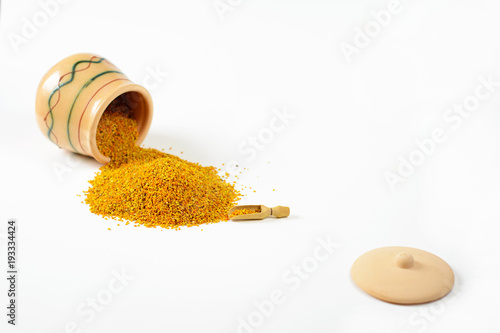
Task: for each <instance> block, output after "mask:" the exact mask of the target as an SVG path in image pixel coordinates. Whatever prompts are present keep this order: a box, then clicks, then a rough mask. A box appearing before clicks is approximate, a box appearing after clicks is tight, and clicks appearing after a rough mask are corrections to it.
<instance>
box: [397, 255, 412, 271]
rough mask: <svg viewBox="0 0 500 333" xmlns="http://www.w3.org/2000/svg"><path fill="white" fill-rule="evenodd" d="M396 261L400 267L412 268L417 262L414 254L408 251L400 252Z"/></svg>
mask: <svg viewBox="0 0 500 333" xmlns="http://www.w3.org/2000/svg"><path fill="white" fill-rule="evenodd" d="M394 261H395V263H396V266H398V267H399V268H410V267H412V266H413V264H414V263H415V260H413V256H412V255H411V254H410V253H408V252H399V253H398V254H397V255H396V258H395V259H394Z"/></svg>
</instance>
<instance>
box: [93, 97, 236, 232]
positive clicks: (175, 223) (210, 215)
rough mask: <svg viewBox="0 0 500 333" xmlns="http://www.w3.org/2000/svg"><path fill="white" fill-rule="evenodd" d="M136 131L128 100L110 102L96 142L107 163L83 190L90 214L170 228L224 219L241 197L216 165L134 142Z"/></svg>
mask: <svg viewBox="0 0 500 333" xmlns="http://www.w3.org/2000/svg"><path fill="white" fill-rule="evenodd" d="M138 135H139V132H138V129H137V122H136V120H135V119H134V117H133V115H132V114H131V112H130V108H129V107H128V106H127V105H126V103H124V102H122V101H120V100H119V99H118V100H117V101H115V102H113V103H112V104H110V106H108V108H107V109H106V111H105V112H104V113H103V115H102V117H101V120H100V121H99V125H98V128H97V146H98V148H99V151H100V152H101V153H102V154H103V155H105V156H108V157H109V158H110V159H111V161H110V162H109V163H108V164H106V165H104V166H102V167H101V168H100V169H99V172H98V173H96V176H95V178H94V179H92V180H90V181H89V183H90V187H89V189H88V190H87V191H85V192H84V193H85V195H86V198H85V203H86V204H88V205H89V207H90V211H91V212H92V213H94V214H98V215H101V216H103V217H105V218H112V219H115V220H118V221H122V222H126V224H128V223H129V222H135V223H137V224H140V225H143V226H146V227H163V228H169V229H180V227H182V226H188V227H190V226H196V225H201V224H205V223H215V222H220V221H227V220H228V216H227V211H228V210H229V209H230V208H231V207H232V206H234V204H235V203H236V202H237V201H238V200H239V199H240V197H241V196H242V195H241V193H240V192H239V191H238V190H236V189H235V187H234V184H230V183H228V182H227V181H226V179H224V178H223V177H221V176H220V175H219V174H218V172H217V169H216V168H215V167H212V166H206V167H204V166H201V165H200V164H198V163H192V162H188V161H185V160H183V159H181V158H179V157H177V156H174V155H171V154H167V153H164V152H161V151H159V150H156V149H151V148H142V147H139V146H137V145H136V144H135V142H136V141H137V138H138Z"/></svg>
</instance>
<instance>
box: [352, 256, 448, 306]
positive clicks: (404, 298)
mask: <svg viewBox="0 0 500 333" xmlns="http://www.w3.org/2000/svg"><path fill="white" fill-rule="evenodd" d="M351 276H352V279H353V280H354V282H355V283H356V284H357V285H358V286H359V287H360V288H361V289H363V290H364V291H365V292H366V293H368V294H369V295H371V296H373V297H376V298H378V299H381V300H383V301H386V302H390V303H396V304H420V303H427V302H432V301H435V300H438V299H440V298H442V297H444V296H446V295H447V294H448V293H449V292H450V291H451V289H453V285H454V283H455V276H454V274H453V270H452V269H451V267H450V266H449V265H448V264H447V263H446V262H445V261H443V260H442V259H441V258H439V257H437V256H435V255H433V254H432V253H429V252H426V251H423V250H419V249H414V248H411V247H399V246H391V247H382V248H379V249H375V250H372V251H369V252H367V253H365V254H363V255H362V256H361V257H359V258H358V259H357V260H356V261H355V262H354V264H353V265H352V268H351Z"/></svg>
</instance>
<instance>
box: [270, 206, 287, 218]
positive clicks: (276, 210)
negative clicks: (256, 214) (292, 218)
mask: <svg viewBox="0 0 500 333" xmlns="http://www.w3.org/2000/svg"><path fill="white" fill-rule="evenodd" d="M271 215H272V216H274V217H287V216H288V215H290V207H286V206H276V207H273V208H271Z"/></svg>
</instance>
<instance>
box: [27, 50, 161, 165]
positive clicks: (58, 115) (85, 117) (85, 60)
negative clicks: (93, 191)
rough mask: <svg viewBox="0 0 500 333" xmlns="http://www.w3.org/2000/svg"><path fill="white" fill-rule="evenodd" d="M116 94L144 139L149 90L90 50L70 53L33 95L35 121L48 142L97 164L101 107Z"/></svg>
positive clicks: (148, 119) (105, 160) (149, 112)
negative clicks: (34, 100) (92, 159)
mask: <svg viewBox="0 0 500 333" xmlns="http://www.w3.org/2000/svg"><path fill="white" fill-rule="evenodd" d="M117 98H120V99H122V100H123V101H124V102H125V103H126V104H128V105H129V106H130V108H131V116H132V117H134V118H135V119H136V120H137V125H138V130H139V137H138V139H137V142H136V144H137V145H140V144H141V143H142V141H144V139H145V137H146V134H147V132H148V130H149V127H150V125H151V120H152V117H153V102H152V99H151V95H150V94H149V92H148V91H147V90H146V89H145V88H144V87H142V86H140V85H137V84H135V83H133V82H132V81H130V80H129V79H128V78H127V76H126V75H125V74H123V73H122V72H121V71H120V70H119V69H118V68H117V67H116V66H115V65H113V64H112V63H111V62H109V61H108V60H107V59H105V58H103V57H100V56H97V55H95V54H90V53H81V54H75V55H72V56H70V57H67V58H65V59H63V60H61V61H60V62H59V63H57V64H56V65H55V66H54V67H52V68H51V69H50V70H49V71H48V72H47V74H45V76H44V77H43V78H42V80H41V82H40V85H39V86H38V90H37V94H36V119H37V123H38V126H39V127H40V130H41V131H42V133H43V134H44V135H45V136H46V137H47V138H48V139H49V140H50V141H52V142H53V143H54V144H56V145H57V146H59V148H63V149H66V150H69V151H72V152H75V153H79V154H82V155H88V156H92V157H93V158H95V159H96V160H97V161H99V162H101V163H108V162H109V158H108V157H106V156H104V155H103V154H101V152H100V151H99V149H98V148H97V143H96V132H97V125H98V124H99V120H100V118H101V116H102V114H103V112H104V111H105V110H106V107H107V106H108V105H109V104H110V103H111V102H112V101H114V100H115V99H117Z"/></svg>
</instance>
